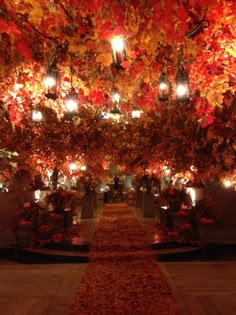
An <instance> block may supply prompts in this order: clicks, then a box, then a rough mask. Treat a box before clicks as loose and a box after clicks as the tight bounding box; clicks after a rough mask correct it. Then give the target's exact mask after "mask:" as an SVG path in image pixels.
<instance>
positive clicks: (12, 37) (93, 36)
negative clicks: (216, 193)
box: [0, 0, 236, 176]
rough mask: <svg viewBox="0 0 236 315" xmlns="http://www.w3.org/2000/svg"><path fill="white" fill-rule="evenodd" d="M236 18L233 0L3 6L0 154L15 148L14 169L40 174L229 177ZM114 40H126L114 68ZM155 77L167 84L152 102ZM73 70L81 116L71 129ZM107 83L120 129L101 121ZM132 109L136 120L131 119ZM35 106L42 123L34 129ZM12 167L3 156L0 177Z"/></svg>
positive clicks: (65, 0) (6, 2)
mask: <svg viewBox="0 0 236 315" xmlns="http://www.w3.org/2000/svg"><path fill="white" fill-rule="evenodd" d="M235 11H236V5H235V2H234V1H221V0H207V1H206V0H179V1H178V0H176V1H173V0H163V1H154V0H120V1H112V0H111V1H105V0H90V1H87V0H81V1H75V0H61V1H58V0H50V1H44V0H41V1H17V0H0V92H1V97H0V102H1V103H0V105H1V116H2V118H1V120H2V124H1V127H0V131H1V142H0V149H1V152H2V156H5V155H4V154H3V152H15V151H16V152H17V153H18V156H15V157H14V158H15V160H16V161H17V162H18V163H19V164H22V163H23V162H24V163H27V164H28V165H34V166H35V165H40V167H41V168H44V169H45V168H47V167H49V168H50V167H52V166H53V165H55V164H57V163H58V164H60V165H62V164H63V163H64V162H65V161H68V160H69V159H80V158H82V157H83V159H84V160H85V162H86V163H88V164H90V166H91V169H92V170H96V172H101V173H102V172H103V170H104V168H106V164H107V163H108V164H109V163H110V162H113V163H115V164H118V165H120V166H121V167H122V168H123V169H125V170H127V171H128V172H133V171H137V169H144V168H146V167H153V168H158V165H162V164H163V163H164V164H168V165H169V166H171V167H173V168H175V170H176V171H177V170H183V169H188V168H189V167H190V166H191V165H195V166H196V167H197V168H198V170H199V172H200V173H201V174H203V175H204V176H208V175H214V174H221V173H225V172H226V173H229V172H230V173H233V172H234V169H235V164H236V163H235V162H236V161H235V153H236V151H235V150H236V142H235V127H236V126H235V109H234V107H235V106H236V105H235V87H236V66H235V64H236V63H235V56H236V53H235V51H236V50H235V46H236V36H235V29H236V28H235ZM114 36H122V37H123V38H124V39H125V43H126V58H125V60H124V62H123V63H122V64H121V66H120V67H119V68H117V67H116V66H114V60H113V53H112V48H111V40H112V38H113V37H114ZM181 47H182V49H183V50H182V51H181ZM181 53H182V55H181ZM180 57H181V61H182V63H183V64H184V67H185V69H186V71H187V72H188V74H189V79H190V88H191V98H190V102H188V103H179V102H176V100H175V77H176V73H177V70H178V64H179V62H180ZM52 59H55V60H56V62H57V67H58V69H59V71H60V90H59V97H58V99H56V100H49V99H47V98H46V97H45V87H44V75H45V72H46V71H47V68H48V66H49V64H50V62H52ZM162 71H164V72H165V73H166V74H167V75H168V77H169V80H170V82H171V85H172V95H171V98H170V99H169V101H168V102H160V101H158V98H157V88H158V80H159V77H160V74H161V72H162ZM71 74H72V79H73V86H74V87H75V89H76V91H77V93H78V95H79V106H80V109H79V111H80V114H79V117H77V118H76V119H74V120H72V121H70V122H68V121H65V120H64V119H63V117H64V116H63V115H64V110H65V105H64V100H65V96H66V93H68V91H69V90H70V87H71ZM114 87H115V88H116V89H117V90H118V91H119V93H120V95H121V110H122V112H123V113H124V114H125V119H123V121H122V123H114V122H111V121H106V120H104V119H102V117H101V111H108V110H109V109H110V108H111V106H112V103H111V98H110V96H111V93H112V91H113V89H114ZM136 107H137V108H139V109H141V110H142V112H143V113H142V116H141V118H140V120H132V119H131V118H130V113H131V110H132V109H133V108H136ZM34 108H37V109H41V110H42V112H43V113H44V117H45V120H44V122H42V123H40V124H38V125H36V124H35V123H32V121H31V111H32V109H34ZM3 150H4V151H3ZM9 160H10V158H9V156H8V157H2V158H1V165H2V166H1V168H2V169H5V168H6V166H7V165H9V164H8V161H9Z"/></svg>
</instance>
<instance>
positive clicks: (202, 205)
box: [193, 198, 217, 224]
mask: <svg viewBox="0 0 236 315" xmlns="http://www.w3.org/2000/svg"><path fill="white" fill-rule="evenodd" d="M193 211H194V213H195V217H196V219H197V220H198V221H199V223H203V224H211V223H213V222H214V220H215V219H216V216H217V213H216V204H215V202H214V200H212V199H210V198H204V199H202V200H199V201H197V202H196V205H195V206H194V207H193Z"/></svg>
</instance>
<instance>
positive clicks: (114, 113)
mask: <svg viewBox="0 0 236 315" xmlns="http://www.w3.org/2000/svg"><path fill="white" fill-rule="evenodd" d="M109 117H110V118H111V119H114V120H115V121H117V122H119V120H120V117H121V111H120V106H119V104H118V103H116V104H115V105H114V107H113V109H111V110H110V114H109Z"/></svg>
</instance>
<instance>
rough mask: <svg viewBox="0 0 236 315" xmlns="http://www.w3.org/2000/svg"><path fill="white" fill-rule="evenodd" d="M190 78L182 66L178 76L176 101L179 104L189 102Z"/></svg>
mask: <svg viewBox="0 0 236 315" xmlns="http://www.w3.org/2000/svg"><path fill="white" fill-rule="evenodd" d="M189 96H190V89H189V77H188V73H187V71H186V70H185V69H184V67H183V66H180V67H179V69H178V72H177V75H176V100H177V101H179V102H187V101H189Z"/></svg>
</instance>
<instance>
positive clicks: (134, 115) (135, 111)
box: [131, 108, 141, 119]
mask: <svg viewBox="0 0 236 315" xmlns="http://www.w3.org/2000/svg"><path fill="white" fill-rule="evenodd" d="M131 115H132V118H135V119H139V118H140V116H141V110H140V109H138V108H134V109H133V110H132V113H131Z"/></svg>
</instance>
